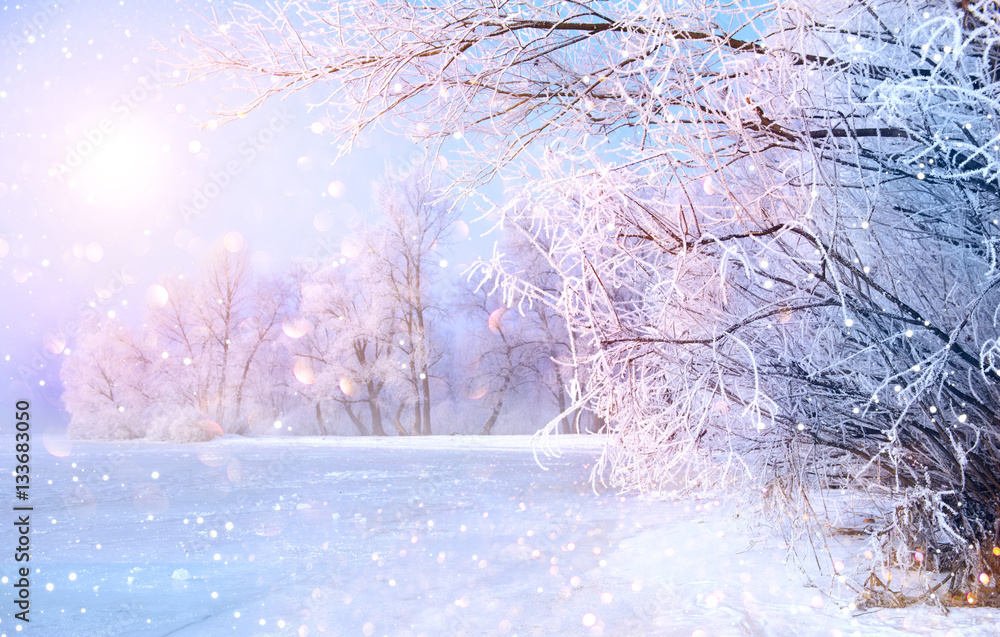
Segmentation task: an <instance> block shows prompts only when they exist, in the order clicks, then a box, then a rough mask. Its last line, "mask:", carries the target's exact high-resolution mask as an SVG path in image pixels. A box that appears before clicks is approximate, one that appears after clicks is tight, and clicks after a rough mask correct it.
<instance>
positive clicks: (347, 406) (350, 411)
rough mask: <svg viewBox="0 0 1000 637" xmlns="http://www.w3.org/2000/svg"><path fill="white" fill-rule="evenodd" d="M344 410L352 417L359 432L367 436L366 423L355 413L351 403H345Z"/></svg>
mask: <svg viewBox="0 0 1000 637" xmlns="http://www.w3.org/2000/svg"><path fill="white" fill-rule="evenodd" d="M344 410H345V411H346V412H347V415H348V417H350V419H351V422H353V423H354V426H355V427H357V428H358V433H360V434H361V435H362V436H367V435H368V430H367V429H365V423H363V422H361V419H360V418H358V416H357V414H355V413H354V410H353V409H351V403H344Z"/></svg>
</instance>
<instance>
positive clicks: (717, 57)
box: [190, 0, 1000, 601]
mask: <svg viewBox="0 0 1000 637" xmlns="http://www.w3.org/2000/svg"><path fill="white" fill-rule="evenodd" d="M996 15H997V4H996V2H995V1H994V0H979V1H978V2H977V1H963V2H962V3H956V4H952V3H949V2H920V1H912V2H911V1H907V0H878V1H876V2H862V1H860V0H842V1H840V2H836V3H833V4H824V5H822V6H821V5H819V4H815V5H814V4H812V3H810V2H808V1H806V0H784V1H782V0H778V1H775V2H772V3H767V4H764V5H760V4H754V3H750V2H746V3H724V2H719V1H716V0H693V1H687V0H686V1H684V2H681V1H679V0H676V1H675V0H667V1H666V2H657V3H651V4H650V3H646V2H643V3H641V4H638V5H636V4H635V3H631V2H586V1H585V2H561V1H554V0H549V1H544V0H543V1H541V2H524V1H521V2H514V3H509V2H508V3H492V2H486V1H483V0H442V1H439V2H420V3H414V2H406V1H404V0H385V1H377V0H357V1H354V2H346V3H337V4H336V5H329V4H326V3H313V2H305V1H302V2H290V3H288V4H286V5H283V8H282V9H281V10H280V11H279V13H278V14H277V15H270V14H266V13H264V12H261V11H258V10H256V9H253V8H242V9H241V10H240V13H239V14H238V15H231V16H229V18H228V19H227V20H225V21H219V22H217V23H216V26H217V29H216V31H217V32H216V33H215V35H214V36H206V37H203V38H199V37H195V36H194V35H193V34H192V35H190V39H192V40H193V41H194V43H195V45H196V47H197V49H198V51H199V53H200V57H199V58H196V59H195V60H193V61H192V66H191V69H192V72H193V74H194V75H195V76H197V75H199V74H203V73H216V72H220V71H221V72H227V73H230V74H231V75H232V76H233V77H234V78H235V79H236V81H237V83H241V84H242V85H243V86H244V87H245V88H248V89H249V90H250V91H251V94H252V98H251V101H250V102H249V103H248V104H245V105H242V106H241V107H240V108H239V109H234V111H233V112H232V113H231V114H230V116H232V117H236V116H237V115H238V114H239V113H240V112H242V111H244V110H246V109H252V108H255V107H257V106H259V105H260V104H262V103H263V102H264V101H266V100H267V99H268V98H270V97H273V96H279V95H282V94H284V93H287V92H290V91H295V90H300V89H304V88H308V87H310V86H314V85H318V84H321V83H326V82H329V86H331V87H332V88H331V92H330V94H329V96H328V98H327V103H328V104H329V105H330V106H331V107H332V108H333V109H335V110H337V111H338V116H337V117H334V118H333V120H334V121H339V122H343V128H342V129H341V130H339V131H338V132H339V133H341V134H342V135H343V138H344V139H345V140H346V141H347V144H348V145H349V143H350V140H351V139H353V138H354V137H355V136H356V135H357V134H358V132H359V131H360V130H362V129H363V128H364V127H366V126H369V125H371V124H373V123H375V122H377V121H379V120H380V119H382V118H384V117H386V116H387V115H390V114H391V115H393V116H394V117H395V118H396V119H395V121H396V122H398V123H399V124H400V125H401V126H402V127H403V129H404V131H405V133H406V134H407V135H409V136H411V137H412V138H415V139H418V140H424V141H427V142H437V143H439V144H440V145H442V146H443V147H445V148H450V147H452V146H457V147H458V152H460V153H462V154H463V156H464V159H465V161H464V162H453V163H452V166H457V167H458V168H457V169H456V171H455V178H456V180H457V181H458V182H459V183H464V184H465V185H466V186H473V185H475V184H478V183H482V182H483V181H485V180H487V179H490V178H492V177H493V176H494V175H496V174H502V175H503V176H504V177H505V178H506V179H507V180H508V181H507V183H508V185H509V187H508V192H509V193H510V196H509V197H508V201H507V202H506V204H505V207H504V212H505V219H504V224H505V225H507V226H508V227H513V228H517V229H519V230H520V231H522V232H523V234H524V236H526V237H529V238H530V237H544V238H545V241H544V242H536V247H537V248H538V250H539V253H540V254H542V255H543V256H544V258H545V259H546V260H547V261H548V263H549V264H550V266H551V267H552V269H553V271H554V272H556V273H557V274H558V276H559V278H560V279H561V281H562V284H563V285H562V286H561V287H560V288H557V289H552V290H545V289H543V288H542V287H540V286H538V285H535V284H532V283H531V282H530V281H525V280H521V279H519V278H518V277H517V276H509V274H510V273H507V272H506V271H505V268H504V264H503V263H499V262H494V263H492V264H488V265H484V270H483V272H484V273H485V274H486V275H487V276H494V275H495V276H497V277H499V279H498V280H499V281H500V283H501V285H502V287H503V291H504V294H505V297H504V303H505V304H506V305H508V306H511V305H513V304H515V303H517V302H519V301H520V299H522V298H531V299H537V300H541V301H544V302H545V303H547V304H548V305H549V306H551V307H553V308H557V310H558V312H559V313H560V314H561V315H563V316H565V317H567V320H568V325H569V333H570V337H571V339H572V340H573V342H579V343H582V344H584V345H585V346H584V347H581V348H579V349H576V350H574V351H575V354H576V355H575V358H576V360H574V363H576V364H577V365H578V367H579V369H582V370H585V371H586V374H587V378H586V382H585V383H583V384H582V385H581V386H586V388H587V389H586V391H581V392H580V393H579V394H578V395H576V396H574V397H573V398H574V400H575V401H576V402H577V403H578V404H581V405H583V404H590V405H591V407H592V408H593V409H595V410H596V411H597V412H598V413H599V414H601V415H602V416H604V417H606V418H607V419H608V420H609V422H610V424H611V427H612V429H613V431H614V432H615V434H616V440H617V443H618V444H617V446H615V447H612V448H611V449H610V451H609V455H608V456H606V460H607V461H608V462H610V463H611V465H610V466H611V470H612V473H611V479H612V480H613V482H614V483H616V484H618V485H620V486H630V487H639V488H657V487H658V486H660V485H662V484H664V483H666V482H669V481H672V480H675V479H677V477H678V475H680V476H681V477H682V479H684V478H686V480H687V483H688V484H689V485H697V484H704V483H706V482H712V483H716V484H718V483H725V482H728V481H730V480H733V479H743V480H749V481H750V482H749V484H751V485H754V486H755V487H760V488H762V489H770V492H771V493H774V492H775V491H779V490H777V489H773V488H772V487H774V486H775V485H779V484H783V485H788V484H798V485H800V486H803V487H804V486H805V485H808V484H810V483H811V481H813V480H815V479H821V480H823V481H825V482H826V483H829V482H831V481H833V482H837V483H839V484H841V485H844V486H850V487H855V486H860V487H865V486H866V485H878V486H880V487H882V488H885V489H886V490H885V491H882V492H880V493H884V494H885V495H886V497H889V498H891V499H893V501H894V502H896V503H897V504H898V506H896V507H895V508H894V509H893V511H894V513H893V514H891V515H889V516H888V517H887V519H886V521H885V524H884V526H883V527H882V528H879V529H877V532H876V535H875V540H876V541H878V543H879V546H880V548H884V549H886V559H887V560H889V561H892V562H896V563H899V562H901V563H904V564H906V563H909V564H912V555H913V551H912V549H913V547H915V546H918V545H919V546H922V547H933V548H934V552H932V553H929V555H930V556H932V557H933V558H934V559H937V560H939V561H938V565H939V566H942V567H946V568H948V569H950V570H951V571H952V573H953V580H952V581H951V583H950V584H949V587H950V588H951V589H952V590H953V591H956V592H962V593H964V594H967V595H968V596H969V597H968V599H970V600H973V599H978V600H980V601H984V600H988V598H989V596H990V589H988V588H987V585H986V584H984V583H983V582H994V581H995V580H996V579H997V577H1000V564H998V562H997V559H998V558H997V556H996V550H995V549H996V547H997V544H998V541H1000V538H998V534H1000V530H998V529H1000V526H998V525H1000V514H998V511H997V509H996V506H995V505H996V502H998V501H1000V482H998V481H997V478H996V475H997V473H998V471H997V468H998V465H1000V421H998V420H997V419H996V416H995V413H996V411H997V404H998V402H1000V393H998V390H1000V387H998V386H997V382H998V378H997V377H998V375H1000V373H998V368H1000V364H998V363H997V360H998V351H1000V346H998V345H997V343H998V342H1000V326H998V323H997V321H998V319H997V313H996V308H997V307H998V306H1000V297H998V293H997V282H998V281H1000V277H998V276H997V274H996V273H997V266H996V261H997V260H996V246H997V245H998V243H1000V230H998V226H997V223H998V222H997V219H998V218H1000V182H998V176H1000V152H998V151H1000V128H998V118H1000V107H998V101H997V98H998V94H1000V73H998V69H1000V25H998V21H997V19H996ZM449 145H451V146H449ZM556 426H558V425H557V424H556V423H553V425H552V427H556ZM713 451H715V452H716V453H713ZM600 469H601V467H599V468H598V470H600ZM678 472H680V473H678ZM796 488H799V487H796ZM758 491H759V490H758ZM781 491H784V492H786V493H787V491H788V488H787V487H786V488H785V489H782V490H781ZM800 517H801V516H800ZM908 556H910V557H908ZM980 574H982V575H980ZM977 596H978V597H977Z"/></svg>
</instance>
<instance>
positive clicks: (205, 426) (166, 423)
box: [146, 406, 223, 442]
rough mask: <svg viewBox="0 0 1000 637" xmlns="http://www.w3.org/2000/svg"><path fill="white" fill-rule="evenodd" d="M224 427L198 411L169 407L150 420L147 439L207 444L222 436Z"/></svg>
mask: <svg viewBox="0 0 1000 637" xmlns="http://www.w3.org/2000/svg"><path fill="white" fill-rule="evenodd" d="M222 433H223V432H222V427H220V426H219V424H218V423H216V422H215V421H214V420H208V419H207V418H205V416H204V415H202V414H200V413H199V412H198V411H197V410H195V409H193V408H191V407H188V408H178V407H173V406H172V407H169V408H167V409H164V410H161V411H160V412H159V413H157V414H155V415H153V416H152V417H151V418H150V420H149V428H148V429H147V431H146V439H147V440H153V441H156V442H207V441H209V440H212V439H213V438H218V437H220V436H222Z"/></svg>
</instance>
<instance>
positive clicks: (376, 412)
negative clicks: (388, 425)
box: [367, 381, 385, 436]
mask: <svg viewBox="0 0 1000 637" xmlns="http://www.w3.org/2000/svg"><path fill="white" fill-rule="evenodd" d="M367 387H368V410H369V411H370V412H371V414H372V435H373V436H384V435H385V430H384V429H382V410H381V409H380V408H379V406H378V394H379V392H378V390H377V389H375V383H374V382H373V381H368V383H367Z"/></svg>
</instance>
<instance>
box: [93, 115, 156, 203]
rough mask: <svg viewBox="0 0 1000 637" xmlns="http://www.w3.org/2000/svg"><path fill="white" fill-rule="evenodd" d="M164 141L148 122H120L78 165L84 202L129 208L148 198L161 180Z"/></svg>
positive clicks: (147, 200) (152, 196)
mask: <svg viewBox="0 0 1000 637" xmlns="http://www.w3.org/2000/svg"><path fill="white" fill-rule="evenodd" d="M164 144H165V142H164V140H162V139H161V138H160V136H159V135H157V134H156V131H155V129H154V128H153V127H152V126H150V125H148V123H144V122H140V121H136V122H133V123H131V124H130V125H123V126H121V127H120V128H119V129H117V130H115V131H114V132H113V133H112V134H111V135H109V136H108V137H107V138H106V139H104V140H103V142H102V143H101V144H99V145H98V146H97V147H96V148H95V149H94V152H93V154H92V155H91V156H90V157H88V158H87V160H86V163H85V164H84V166H83V167H82V168H81V170H80V172H79V174H78V177H77V180H76V181H77V185H78V187H79V188H80V189H81V191H82V193H83V194H84V196H85V197H86V199H87V202H88V203H91V204H95V205H98V206H107V207H112V208H132V207H134V206H137V205H141V204H143V203H146V202H151V201H152V200H153V199H154V198H155V197H156V196H157V195H158V193H159V190H160V188H161V187H162V185H163V182H164V179H163V177H164V172H165V163H166V162H165V153H164V149H165V145H164Z"/></svg>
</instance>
